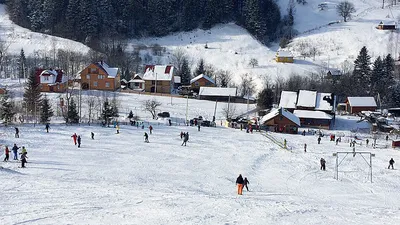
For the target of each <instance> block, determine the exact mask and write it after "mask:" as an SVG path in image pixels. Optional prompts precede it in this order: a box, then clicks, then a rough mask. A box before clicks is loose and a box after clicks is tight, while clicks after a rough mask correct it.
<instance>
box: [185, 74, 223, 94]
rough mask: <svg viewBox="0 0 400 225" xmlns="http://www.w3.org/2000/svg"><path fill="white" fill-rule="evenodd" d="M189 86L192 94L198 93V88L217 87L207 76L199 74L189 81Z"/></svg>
mask: <svg viewBox="0 0 400 225" xmlns="http://www.w3.org/2000/svg"><path fill="white" fill-rule="evenodd" d="M190 86H191V88H192V90H193V91H194V92H196V93H199V90H200V87H216V86H217V85H216V84H215V81H214V80H213V79H211V78H210V77H209V76H207V75H204V74H200V75H198V76H197V77H195V78H193V79H191V80H190Z"/></svg>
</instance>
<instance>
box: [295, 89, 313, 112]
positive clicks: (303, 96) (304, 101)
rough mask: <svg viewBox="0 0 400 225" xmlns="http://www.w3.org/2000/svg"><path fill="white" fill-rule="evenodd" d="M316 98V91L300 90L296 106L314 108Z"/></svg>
mask: <svg viewBox="0 0 400 225" xmlns="http://www.w3.org/2000/svg"><path fill="white" fill-rule="evenodd" d="M316 99H317V92H316V91H307V90H300V92H299V98H298V99H297V106H300V107H310V108H314V107H315V102H316Z"/></svg>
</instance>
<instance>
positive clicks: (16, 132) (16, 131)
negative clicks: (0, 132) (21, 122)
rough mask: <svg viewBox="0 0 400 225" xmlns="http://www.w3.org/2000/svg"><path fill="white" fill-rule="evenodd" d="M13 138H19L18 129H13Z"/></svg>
mask: <svg viewBox="0 0 400 225" xmlns="http://www.w3.org/2000/svg"><path fill="white" fill-rule="evenodd" d="M15 137H16V138H19V129H18V127H15Z"/></svg>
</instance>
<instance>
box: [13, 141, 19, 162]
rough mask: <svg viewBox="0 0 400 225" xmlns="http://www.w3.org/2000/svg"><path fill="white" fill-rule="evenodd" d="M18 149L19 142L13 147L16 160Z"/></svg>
mask: <svg viewBox="0 0 400 225" xmlns="http://www.w3.org/2000/svg"><path fill="white" fill-rule="evenodd" d="M18 149H19V147H17V144H14V147H13V148H12V149H11V150H12V151H13V154H14V160H18Z"/></svg>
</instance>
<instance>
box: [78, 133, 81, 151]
mask: <svg viewBox="0 0 400 225" xmlns="http://www.w3.org/2000/svg"><path fill="white" fill-rule="evenodd" d="M80 147H81V135H78V148H80Z"/></svg>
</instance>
